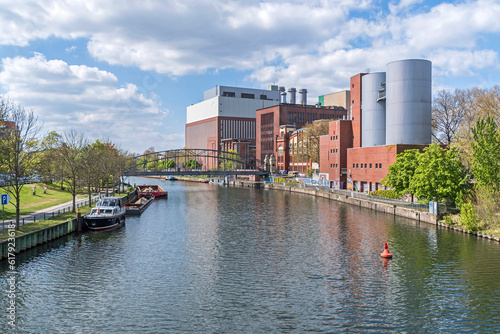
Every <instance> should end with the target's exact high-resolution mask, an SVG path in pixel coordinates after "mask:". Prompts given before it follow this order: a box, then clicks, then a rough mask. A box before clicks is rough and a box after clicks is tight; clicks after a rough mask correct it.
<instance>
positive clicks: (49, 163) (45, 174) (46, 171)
mask: <svg viewBox="0 0 500 334" xmlns="http://www.w3.org/2000/svg"><path fill="white" fill-rule="evenodd" d="M60 143H61V135H60V134H58V133H57V132H55V131H51V132H49V133H48V134H47V135H46V136H45V138H44V139H43V140H42V143H41V148H42V153H41V155H40V157H39V161H38V167H37V171H38V173H39V174H40V175H41V176H42V180H43V182H45V183H52V182H53V181H54V179H55V177H56V175H57V169H58V167H59V166H60V164H59V163H58V162H57V161H58V157H59V146H60Z"/></svg>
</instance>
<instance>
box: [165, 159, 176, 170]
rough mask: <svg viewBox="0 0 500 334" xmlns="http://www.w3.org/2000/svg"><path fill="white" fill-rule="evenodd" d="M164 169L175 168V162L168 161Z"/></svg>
mask: <svg viewBox="0 0 500 334" xmlns="http://www.w3.org/2000/svg"><path fill="white" fill-rule="evenodd" d="M166 167H167V168H175V161H174V160H172V159H170V160H168V161H167V165H166Z"/></svg>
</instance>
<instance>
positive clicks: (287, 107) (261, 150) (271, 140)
mask: <svg viewBox="0 0 500 334" xmlns="http://www.w3.org/2000/svg"><path fill="white" fill-rule="evenodd" d="M346 116H347V111H346V110H345V109H331V108H316V107H314V106H301V105H296V104H281V105H277V106H273V107H269V108H264V109H259V110H257V118H256V127H257V128H256V151H257V159H261V160H264V158H265V156H266V154H267V155H271V154H274V155H275V156H276V153H277V152H276V151H277V147H276V136H278V135H279V128H280V126H281V125H295V127H296V128H297V129H299V128H301V127H303V126H304V125H305V124H306V123H311V122H314V121H315V120H318V119H342V118H345V117H346Z"/></svg>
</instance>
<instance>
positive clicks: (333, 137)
mask: <svg viewBox="0 0 500 334" xmlns="http://www.w3.org/2000/svg"><path fill="white" fill-rule="evenodd" d="M338 139H339V136H330V140H338Z"/></svg>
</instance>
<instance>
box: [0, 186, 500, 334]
mask: <svg viewBox="0 0 500 334" xmlns="http://www.w3.org/2000/svg"><path fill="white" fill-rule="evenodd" d="M132 182H137V183H144V182H148V183H151V182H160V183H161V185H162V187H164V188H166V189H167V190H168V191H169V198H168V200H156V201H155V202H154V203H153V204H152V205H151V206H150V207H149V208H148V209H147V210H146V212H145V213H144V214H143V215H142V216H140V217H127V221H126V225H125V226H124V227H123V228H122V229H120V230H118V231H114V232H112V233H86V234H83V235H81V236H77V235H73V236H69V237H67V238H64V239H60V240H58V241H55V242H54V243H52V244H51V247H50V248H49V247H46V248H37V249H36V250H32V251H30V252H27V253H25V254H23V255H19V256H18V258H17V265H18V268H17V271H18V282H17V301H18V309H17V328H16V329H17V330H18V331H19V332H22V331H25V332H30V333H33V332H47V333H58V332H60V333H125V332H144V333H162V332H185V331H192V332H208V333H210V332H213V333H234V332H265V331H269V332H306V331H312V332H342V331H345V332H410V333H413V332H428V333H435V332H452V331H457V332H474V333H477V332H484V333H490V332H494V331H495V330H497V328H500V320H498V317H497V314H498V312H499V311H500V296H499V292H500V280H499V279H498V278H499V277H500V246H499V245H498V244H497V243H494V242H492V241H489V240H481V239H480V240H478V239H476V238H474V237H471V236H469V235H464V234H458V233H455V232H450V231H448V230H442V229H440V228H436V227H435V226H431V225H427V224H419V223H418V222H414V221H410V220H405V219H401V218H394V217H392V216H390V215H385V214H382V213H377V212H373V211H369V210H365V209H361V208H358V207H354V206H348V205H343V204H339V203H336V202H333V201H328V200H325V199H317V198H313V197H310V196H306V195H298V194H290V193H286V192H274V191H267V190H261V189H251V188H222V187H217V186H211V185H207V184H185V183H182V182H166V181H156V180H155V181H144V180H139V179H137V180H132ZM384 242H389V245H390V251H391V253H393V255H394V258H393V259H392V260H383V259H382V258H381V257H380V253H381V252H382V250H383V244H384ZM0 270H1V271H0V276H2V282H3V283H2V284H4V287H3V290H6V289H7V283H6V280H5V278H6V271H7V267H6V263H5V262H3V263H2V267H1V268H0ZM2 300H3V301H4V302H3V305H5V307H4V310H6V308H7V303H8V299H7V296H6V295H3V296H2ZM5 314H6V313H5ZM9 329H10V327H9V326H8V325H7V322H6V321H3V322H2V323H1V324H0V331H2V332H6V331H7V330H9Z"/></svg>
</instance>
